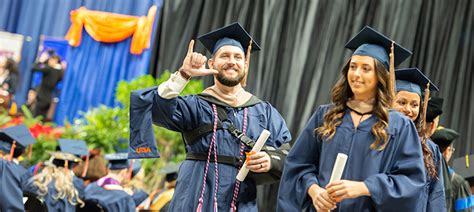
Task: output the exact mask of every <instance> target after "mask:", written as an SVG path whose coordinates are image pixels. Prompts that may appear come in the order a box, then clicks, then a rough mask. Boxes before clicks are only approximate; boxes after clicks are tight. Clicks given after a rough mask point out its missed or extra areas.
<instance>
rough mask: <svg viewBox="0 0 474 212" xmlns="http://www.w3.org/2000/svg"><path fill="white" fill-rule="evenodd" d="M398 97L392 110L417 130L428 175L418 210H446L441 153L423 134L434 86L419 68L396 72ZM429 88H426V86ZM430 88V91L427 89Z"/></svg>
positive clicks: (436, 89)
mask: <svg viewBox="0 0 474 212" xmlns="http://www.w3.org/2000/svg"><path fill="white" fill-rule="evenodd" d="M395 77H396V79H397V82H396V86H397V95H396V98H395V103H394V108H395V109H396V110H397V111H399V112H400V113H403V114H404V115H406V116H407V117H408V118H410V119H411V120H412V121H413V122H414V123H415V125H416V126H417V129H418V134H419V136H420V141H421V147H422V150H423V161H424V164H425V169H426V172H427V182H426V185H425V186H426V187H425V189H423V191H424V192H423V194H422V196H421V199H420V201H419V208H418V210H419V211H437V212H438V211H446V196H445V192H444V182H443V180H444V179H443V169H442V167H443V164H442V158H443V156H442V155H441V152H440V151H439V148H438V146H437V145H436V144H435V143H433V142H432V141H431V140H430V139H428V137H429V136H430V135H429V133H430V132H429V133H428V134H427V132H426V127H425V125H426V121H425V118H426V110H427V107H428V99H429V96H430V90H432V91H438V88H437V87H436V85H434V84H433V82H431V80H430V79H429V78H428V77H426V76H425V75H424V74H423V73H422V72H421V71H420V70H419V69H418V68H406V69H399V70H396V71H395ZM427 85H429V88H427V87H426V86H427ZM428 89H429V90H428Z"/></svg>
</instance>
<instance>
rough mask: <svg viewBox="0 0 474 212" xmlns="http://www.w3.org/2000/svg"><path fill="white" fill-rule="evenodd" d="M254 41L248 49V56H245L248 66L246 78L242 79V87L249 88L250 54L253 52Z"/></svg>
mask: <svg viewBox="0 0 474 212" xmlns="http://www.w3.org/2000/svg"><path fill="white" fill-rule="evenodd" d="M252 43H253V41H252V39H250V43H249V47H248V48H247V55H245V63H246V64H247V68H246V69H245V73H244V78H243V79H242V87H244V88H245V87H246V86H247V76H248V74H249V69H250V52H252Z"/></svg>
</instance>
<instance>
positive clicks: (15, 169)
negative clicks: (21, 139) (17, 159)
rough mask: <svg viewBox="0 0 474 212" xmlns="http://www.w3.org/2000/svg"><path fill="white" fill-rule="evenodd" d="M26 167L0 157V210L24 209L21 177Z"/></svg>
mask: <svg viewBox="0 0 474 212" xmlns="http://www.w3.org/2000/svg"><path fill="white" fill-rule="evenodd" d="M26 172H27V171H26V169H25V168H23V167H22V166H20V165H18V164H16V163H14V162H11V161H6V160H3V159H0V211H24V210H25V208H24V205H23V191H22V189H23V187H24V185H23V179H22V177H23V176H25V174H26Z"/></svg>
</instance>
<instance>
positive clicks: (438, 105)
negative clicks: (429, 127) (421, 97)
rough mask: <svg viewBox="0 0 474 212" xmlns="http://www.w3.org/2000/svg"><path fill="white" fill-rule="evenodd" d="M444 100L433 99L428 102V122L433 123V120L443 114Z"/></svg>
mask: <svg viewBox="0 0 474 212" xmlns="http://www.w3.org/2000/svg"><path fill="white" fill-rule="evenodd" d="M443 101H444V100H443V98H440V97H431V98H430V100H429V101H428V108H427V110H426V121H427V122H433V120H434V119H435V118H436V117H437V116H439V115H441V114H443Z"/></svg>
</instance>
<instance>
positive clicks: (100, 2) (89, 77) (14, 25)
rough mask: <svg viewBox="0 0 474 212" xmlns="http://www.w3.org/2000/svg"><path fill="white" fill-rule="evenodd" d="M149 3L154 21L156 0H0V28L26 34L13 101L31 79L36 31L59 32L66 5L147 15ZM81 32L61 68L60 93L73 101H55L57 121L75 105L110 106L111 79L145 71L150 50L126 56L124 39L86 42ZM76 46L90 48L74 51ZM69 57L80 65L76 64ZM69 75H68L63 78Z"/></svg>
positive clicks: (21, 98)
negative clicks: (17, 86)
mask: <svg viewBox="0 0 474 212" xmlns="http://www.w3.org/2000/svg"><path fill="white" fill-rule="evenodd" d="M152 5H156V6H157V7H158V8H157V13H156V16H155V17H156V18H155V25H156V23H157V22H158V20H157V19H158V17H160V12H161V11H160V10H161V6H162V0H139V1H138V0H68V1H64V0H1V1H0V30H4V31H8V32H12V33H18V34H22V35H24V36H27V37H30V38H31V39H30V41H28V42H25V43H24V45H23V49H22V61H21V64H20V78H21V79H20V80H21V87H20V88H19V91H18V92H17V95H16V101H17V103H19V104H22V103H24V102H25V99H26V94H27V91H28V87H29V85H30V80H31V73H32V72H31V65H32V63H33V62H34V61H35V58H36V56H37V55H36V54H37V51H38V44H39V40H40V39H39V38H40V35H46V36H53V37H61V36H64V35H65V34H66V32H67V30H68V29H69V25H70V17H69V13H70V11H71V10H74V9H78V8H79V7H81V6H86V7H87V8H88V9H91V10H99V11H106V12H113V13H120V14H127V15H134V16H143V15H147V13H148V9H149V8H150V7H151V6H152ZM82 36H83V38H82V43H81V45H80V46H79V47H77V48H72V49H70V54H69V57H68V58H67V60H68V61H69V63H70V64H69V66H68V68H67V70H66V75H65V79H64V81H65V84H64V90H63V92H62V93H63V95H70V96H74V98H75V99H74V101H73V103H74V104H70V105H67V104H69V103H70V102H71V101H69V103H68V101H62V102H60V104H59V108H58V111H57V116H56V118H55V119H56V120H58V121H59V123H61V122H62V121H63V118H65V117H68V118H69V120H72V118H74V117H77V113H78V111H79V110H83V111H85V110H87V109H89V108H90V107H94V106H97V105H98V104H105V105H115V103H114V102H113V97H114V92H115V91H114V88H115V85H116V83H117V81H118V80H122V79H131V78H133V77H134V76H137V75H139V74H143V73H146V72H147V68H148V63H149V61H148V60H149V54H150V53H149V52H144V53H143V55H140V56H132V55H130V53H129V52H130V51H129V49H130V40H129V39H127V40H125V41H123V42H121V43H117V44H103V43H99V42H95V41H91V38H90V37H89V36H88V35H87V33H86V32H84V33H83V35H82ZM152 40H153V39H152ZM94 42H95V43H94ZM81 50H84V51H91V52H82V53H80V52H79V51H81ZM147 51H150V50H147ZM76 57H77V58H76ZM73 59H74V60H78V61H79V62H80V63H84V64H83V65H80V64H76V63H75V61H73ZM78 68H86V69H83V70H81V69H78ZM69 77H74V79H68V78H69ZM96 80H100V81H98V82H100V87H93V86H94V85H95V83H96ZM83 84H86V85H85V86H87V89H83V90H80V91H79V90H78V91H76V90H75V89H80V87H81V86H84V85H83ZM97 86H98V85H97ZM66 89H67V90H66ZM69 89H72V90H69ZM64 100H65V99H64Z"/></svg>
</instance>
